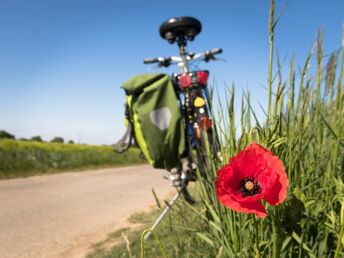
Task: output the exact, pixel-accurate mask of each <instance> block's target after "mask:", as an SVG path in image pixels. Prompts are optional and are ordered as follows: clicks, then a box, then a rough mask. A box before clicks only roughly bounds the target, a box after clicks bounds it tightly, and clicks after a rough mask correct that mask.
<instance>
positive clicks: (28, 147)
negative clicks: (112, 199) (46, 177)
mask: <svg viewBox="0 0 344 258" xmlns="http://www.w3.org/2000/svg"><path fill="white" fill-rule="evenodd" d="M144 162H145V160H143V159H142V158H140V151H139V150H138V149H136V148H131V149H130V150H129V151H128V152H126V153H123V154H117V153H115V152H113V151H112V148H111V147H110V146H92V145H83V144H62V143H45V142H29V141H16V140H0V179H7V178H15V177H27V176H32V175H37V174H47V173H56V172H60V171H68V170H80V169H87V168H100V167H110V166H124V165H133V164H142V163H144Z"/></svg>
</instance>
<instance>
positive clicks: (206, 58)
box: [143, 48, 222, 67]
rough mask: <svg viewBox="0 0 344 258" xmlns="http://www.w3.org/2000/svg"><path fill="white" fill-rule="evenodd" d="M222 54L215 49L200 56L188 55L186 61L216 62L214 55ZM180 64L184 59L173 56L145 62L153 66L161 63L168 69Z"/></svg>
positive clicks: (218, 49)
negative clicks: (173, 64)
mask: <svg viewBox="0 0 344 258" xmlns="http://www.w3.org/2000/svg"><path fill="white" fill-rule="evenodd" d="M221 53H222V49H221V48H213V49H211V50H208V51H205V52H203V53H199V54H191V53H189V54H187V56H186V59H187V61H195V60H197V59H202V58H203V59H204V61H206V62H209V61H210V60H215V57H214V55H218V54H221ZM172 62H173V63H179V62H182V58H181V57H179V56H171V57H157V58H145V59H144V60H143V63H144V64H153V63H160V65H161V66H164V67H168V66H169V65H170V64H171V63H172Z"/></svg>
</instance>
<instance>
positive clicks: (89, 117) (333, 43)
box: [0, 0, 344, 144]
mask: <svg viewBox="0 0 344 258" xmlns="http://www.w3.org/2000/svg"><path fill="white" fill-rule="evenodd" d="M269 2H270V1H253V0H241V1H229V0H227V1H217V0H213V1H179V0H175V1H149V0H147V1H132V0H128V1H107V0H98V1H95V0H94V1H89V0H83V1H66V0H60V1H52V0H51V1H37V0H31V1H27V0H0V129H4V130H7V131H9V132H11V133H13V134H15V135H16V136H17V137H31V136H34V135H41V136H42V137H43V139H44V140H50V139H51V138H53V137H54V136H62V137H64V138H65V139H66V140H70V139H72V140H74V141H76V142H82V143H90V144H110V143H113V142H115V141H116V140H117V139H118V138H119V137H120V136H121V135H122V134H123V133H124V131H125V127H124V125H123V117H124V115H123V112H124V111H123V104H124V93H123V91H122V89H120V86H121V85H122V84H123V83H124V82H125V81H126V80H127V79H129V78H130V77H131V76H133V75H136V74H139V73H146V72H167V73H171V72H172V71H176V67H174V68H169V69H165V70H164V69H149V66H146V65H144V64H143V62H142V60H143V58H145V57H157V56H169V55H176V54H177V47H176V46H175V45H170V44H168V43H167V42H166V41H164V40H162V39H161V38H160V36H159V33H158V28H159V26H160V24H161V23H162V22H163V21H165V20H166V19H168V18H170V17H174V16H182V15H188V16H194V17H197V18H198V19H199V20H200V21H201V22H202V25H203V30H202V32H201V34H200V35H199V36H198V37H197V38H196V40H195V41H194V42H192V43H190V44H189V45H188V49H189V50H190V51H193V52H199V51H204V50H207V49H211V48H214V47H221V48H223V50H224V53H223V55H222V57H223V58H224V59H226V62H213V63H208V64H206V63H204V64H201V65H200V68H204V69H209V70H210V71H211V80H213V79H215V80H216V87H217V89H218V90H219V91H220V92H223V90H224V88H225V86H224V85H225V84H224V82H226V83H227V84H231V83H232V82H234V83H235V85H236V87H237V88H238V91H240V89H241V88H247V89H248V90H250V91H251V93H252V95H253V99H254V101H255V102H257V101H258V100H259V101H260V102H262V104H263V105H264V104H265V102H266V91H265V90H264V87H262V85H266V78H267V76H266V74H267V64H268V30H267V24H268V12H269ZM276 2H277V3H276V4H277V10H276V12H279V11H280V10H281V9H282V6H283V5H284V3H285V1H276ZM343 22H344V1H342V0H317V1H316V0H313V1H312V0H300V1H297V0H290V1H289V5H288V8H287V10H286V13H285V14H284V16H283V18H282V20H281V21H280V23H279V24H278V27H277V32H276V48H277V49H278V51H279V55H280V57H281V59H283V58H286V60H287V61H286V63H285V65H286V66H288V58H290V56H291V55H292V54H295V56H296V63H297V65H300V66H301V65H302V64H303V62H304V60H305V57H306V55H307V52H308V51H309V48H310V47H311V45H312V44H313V42H314V41H315V39H316V34H317V31H318V30H319V29H322V30H323V31H324V45H325V48H324V49H325V53H330V52H331V51H334V50H336V49H338V48H339V47H340V46H341V34H342V25H343Z"/></svg>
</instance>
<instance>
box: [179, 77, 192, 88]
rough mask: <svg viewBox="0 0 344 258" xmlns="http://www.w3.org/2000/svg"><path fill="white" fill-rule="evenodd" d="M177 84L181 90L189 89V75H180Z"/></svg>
mask: <svg viewBox="0 0 344 258" xmlns="http://www.w3.org/2000/svg"><path fill="white" fill-rule="evenodd" d="M178 84H179V86H180V87H182V88H189V87H190V85H191V78H190V75H189V74H187V73H184V74H181V75H179V77H178Z"/></svg>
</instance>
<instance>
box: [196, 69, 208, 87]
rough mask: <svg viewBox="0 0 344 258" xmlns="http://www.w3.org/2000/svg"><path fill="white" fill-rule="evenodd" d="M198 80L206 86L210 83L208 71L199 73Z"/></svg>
mask: <svg viewBox="0 0 344 258" xmlns="http://www.w3.org/2000/svg"><path fill="white" fill-rule="evenodd" d="M197 79H198V83H199V84H201V85H206V84H207V82H208V73H207V72H206V71H198V72H197Z"/></svg>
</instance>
